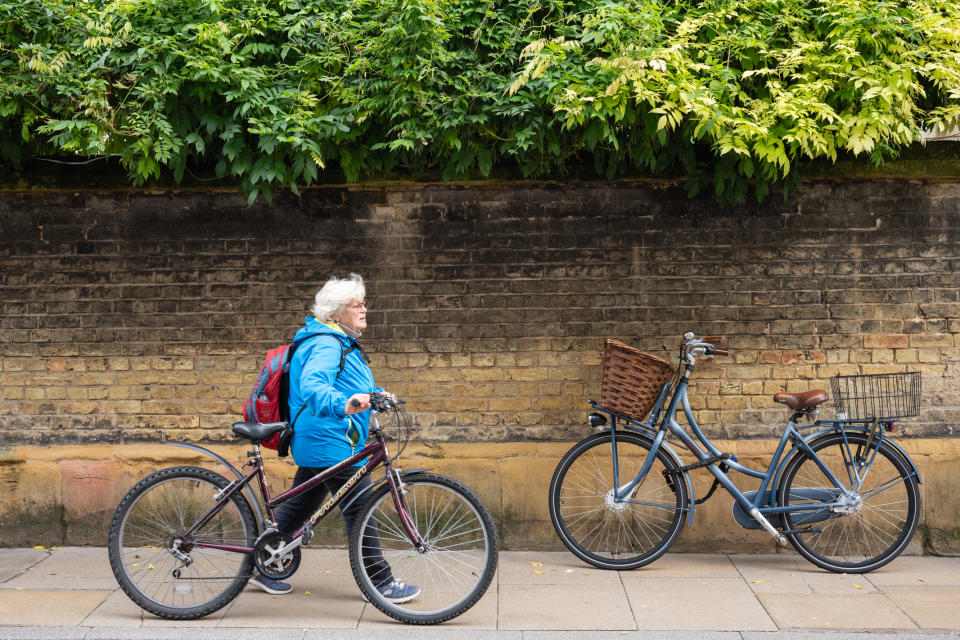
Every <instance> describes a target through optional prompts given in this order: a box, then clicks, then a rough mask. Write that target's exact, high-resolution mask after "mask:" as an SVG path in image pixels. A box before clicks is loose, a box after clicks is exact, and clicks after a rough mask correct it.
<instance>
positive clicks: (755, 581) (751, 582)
mask: <svg viewBox="0 0 960 640" xmlns="http://www.w3.org/2000/svg"><path fill="white" fill-rule="evenodd" d="M761 582H770V581H769V580H751V581H750V584H760V583H761Z"/></svg>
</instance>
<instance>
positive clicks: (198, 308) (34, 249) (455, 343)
mask: <svg viewBox="0 0 960 640" xmlns="http://www.w3.org/2000/svg"><path fill="white" fill-rule="evenodd" d="M958 247H960V183H957V182H932V183H927V182H920V181H906V180H903V181H897V180H877V181H868V180H863V181H845V182H831V181H822V182H815V183H810V184H807V185H805V186H804V188H803V189H802V190H801V191H799V192H798V193H797V194H796V195H794V196H793V197H792V198H791V199H790V200H789V201H786V202H784V201H782V200H776V199H773V200H771V201H769V202H766V203H764V204H763V205H751V206H745V207H740V208H734V209H729V208H721V207H718V206H717V205H715V204H714V203H713V202H712V201H710V200H702V199H701V200H689V199H687V197H686V195H685V193H684V191H683V189H682V188H681V187H680V186H679V185H674V184H669V183H659V182H624V183H614V184H607V183H597V184H570V185H554V184H528V183H523V184H487V183H484V184H475V185H473V184H471V185H392V186H369V187H351V188H344V187H327V188H315V189H311V190H307V191H306V192H305V193H304V196H303V198H302V199H300V200H297V199H295V198H293V197H291V196H284V197H278V198H277V199H276V200H275V201H274V203H273V204H272V205H270V206H268V205H264V204H258V205H257V206H255V207H252V208H248V207H246V206H245V204H244V202H243V201H242V200H241V199H239V198H238V197H236V195H235V194H233V193H228V192H223V191H216V190H177V191H174V190H170V191H165V190H160V191H146V190H142V191H129V190H111V191H96V190H89V191H82V192H60V191H52V190H37V191H9V190H8V191H0V443H3V444H18V443H19V444H63V443H70V442H84V443H92V442H100V443H116V442H128V441H136V440H156V439H160V438H164V439H171V440H206V441H225V440H228V439H229V431H228V429H226V427H227V426H228V425H229V424H230V423H231V422H232V421H234V420H235V419H237V417H238V415H239V412H240V407H241V405H242V402H243V400H244V398H245V396H246V394H247V392H248V390H249V386H250V384H251V381H252V379H253V377H254V376H255V373H256V370H257V369H258V367H259V364H260V360H261V358H262V354H263V353H264V352H265V351H266V349H268V348H270V347H272V346H275V345H276V344H279V343H281V342H284V341H287V340H288V339H289V338H290V337H291V336H292V334H293V332H294V331H295V330H296V328H297V327H298V326H299V324H300V322H302V318H303V316H304V315H305V313H306V310H307V309H308V308H309V305H310V303H311V301H312V297H313V294H314V293H315V292H316V290H317V288H318V287H319V286H320V285H321V284H322V283H323V281H324V280H325V279H326V277H327V276H328V275H329V274H330V273H331V271H339V272H341V273H346V272H348V271H357V272H359V273H361V274H363V275H364V276H365V278H367V281H368V298H369V301H370V312H369V320H370V329H369V331H368V333H367V335H365V336H364V343H365V345H366V346H367V347H368V351H369V352H370V354H371V355H372V357H373V359H374V361H373V366H374V371H375V374H376V376H377V380H378V382H379V383H380V384H381V385H383V386H385V387H387V388H390V389H391V390H394V391H396V392H397V393H399V394H401V395H403V396H405V397H406V398H407V399H408V400H409V402H410V408H411V409H412V412H413V413H414V414H415V416H416V420H417V423H418V429H419V432H420V435H421V437H422V438H424V439H426V440H471V441H478V440H486V441H503V440H530V439H539V440H547V439H564V438H578V437H580V436H581V435H583V434H584V433H585V432H586V429H585V427H584V426H583V422H584V416H585V414H586V400H587V399H588V398H598V397H599V394H600V349H601V348H602V342H603V339H604V338H606V337H608V336H609V337H615V338H619V339H621V340H624V341H625V342H627V343H629V344H632V345H635V346H639V347H641V348H644V349H647V350H650V351H653V352H655V353H658V354H660V355H663V356H666V357H669V358H671V359H672V358H673V353H674V350H675V348H676V346H677V344H678V340H679V336H680V335H681V334H682V333H683V332H684V331H688V330H694V331H698V332H702V333H704V334H723V335H727V336H728V337H729V339H730V348H731V350H732V353H731V356H730V357H728V358H723V359H718V360H717V361H716V362H715V363H710V364H704V365H703V366H702V367H699V369H698V372H697V374H696V385H695V387H694V388H693V392H692V394H691V397H692V399H693V402H694V407H695V408H696V409H698V410H699V413H698V416H699V418H700V421H701V423H703V424H704V426H705V427H706V430H707V432H708V433H710V434H711V435H713V436H716V437H722V438H742V437H771V436H773V435H775V434H777V433H778V428H779V425H780V424H782V422H783V420H784V418H785V417H786V411H785V410H784V409H783V408H782V407H781V405H775V404H773V402H772V401H771V400H770V396H771V394H773V393H775V392H777V391H781V390H804V389H807V388H809V387H816V386H826V385H827V384H828V382H827V381H828V379H829V378H830V376H832V375H834V374H836V373H857V372H886V371H893V370H903V369H904V368H909V369H911V370H919V371H922V372H923V374H924V390H925V392H926V393H925V396H924V413H923V416H922V418H921V419H919V420H917V419H914V420H911V421H910V422H909V423H907V424H906V425H905V426H904V434H905V435H906V436H926V437H931V436H934V437H937V436H957V435H958V431H957V429H958V428H957V426H956V425H957V424H958V423H960V420H958V418H960V398H958V394H960V382H958V379H957V375H956V374H957V373H958V372H957V367H958V360H960V349H958V347H960V298H958V291H960V286H958V285H960V252H958Z"/></svg>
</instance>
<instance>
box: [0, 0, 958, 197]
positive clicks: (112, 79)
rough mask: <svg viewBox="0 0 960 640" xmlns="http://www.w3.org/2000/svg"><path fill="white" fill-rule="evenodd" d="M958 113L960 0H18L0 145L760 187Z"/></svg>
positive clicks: (208, 169) (1, 65)
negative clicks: (583, 171)
mask: <svg viewBox="0 0 960 640" xmlns="http://www.w3.org/2000/svg"><path fill="white" fill-rule="evenodd" d="M958 117H960V8H958V7H957V6H956V3H954V2H952V1H947V0H907V1H901V2H888V1H884V0H726V1H719V0H700V1H696V0H683V1H680V0H677V1H675V2H669V1H667V2H655V1H653V0H626V1H614V0H594V1H592V2H587V1H576V0H568V1H563V0H511V1H509V2H508V1H503V0H488V1H484V0H401V1H393V2H391V1H388V0H272V1H271V2H266V1H265V0H243V1H242V2H241V1H238V0H170V1H164V2H160V1H159V0H113V1H112V2H107V1H104V0H70V1H68V0H0V136H2V138H0V158H2V159H4V160H5V161H6V162H7V163H8V164H12V165H16V164H17V163H19V162H20V160H21V159H23V158H25V157H29V156H64V155H66V156H79V157H87V156H91V155H99V154H104V155H116V156H119V157H120V158H121V160H122V162H123V164H124V166H125V167H126V168H127V170H128V172H129V174H130V177H131V179H132V180H133V181H134V182H135V183H138V184H142V183H144V182H146V181H148V180H151V179H155V178H157V177H159V176H160V175H161V174H163V173H164V172H172V175H173V176H174V178H175V179H176V180H178V181H179V180H181V179H182V177H183V176H184V174H185V173H186V172H187V171H202V172H204V173H205V174H206V173H212V174H214V175H215V176H217V177H221V178H229V179H233V180H236V181H238V182H239V184H240V189H241V191H242V192H243V193H244V194H246V195H247V196H248V197H249V200H250V201H251V202H253V200H254V199H256V197H257V196H258V195H260V194H263V195H264V196H266V197H268V198H269V197H270V196H271V195H272V194H273V193H274V192H276V191H277V190H278V189H281V188H286V187H289V188H291V189H293V190H294V191H295V192H296V191H297V189H298V186H304V185H309V184H311V183H313V182H314V181H316V180H317V179H318V177H319V176H320V172H321V171H329V170H332V169H338V170H339V171H341V172H342V173H343V175H344V176H345V177H346V178H347V179H348V180H351V181H355V180H361V179H365V178H371V177H376V176H382V175H386V174H387V173H389V172H398V171H399V172H404V173H407V174H409V175H423V174H425V173H428V172H430V173H432V172H438V173H442V175H443V177H444V179H455V178H464V177H474V176H486V175H488V174H489V173H490V172H491V171H492V170H493V169H494V167H497V166H500V167H505V168H508V169H509V168H510V167H517V168H519V170H520V171H521V172H522V174H523V175H524V176H527V177H536V176H545V175H554V174H557V173H563V172H564V171H566V170H570V169H571V168H574V167H578V166H580V165H583V164H584V163H587V164H590V163H592V164H593V165H594V167H595V168H596V170H597V171H598V173H599V174H601V175H604V176H607V177H611V178H612V177H615V176H618V175H625V174H636V173H637V172H638V171H639V172H644V173H652V174H655V175H657V174H669V175H677V174H681V175H686V176H688V177H689V185H690V190H691V192H692V193H696V192H698V191H701V190H703V189H712V190H713V192H714V193H715V194H716V195H717V196H718V197H719V198H720V199H721V200H725V201H740V200H743V199H744V198H745V197H746V195H747V194H748V193H751V192H752V193H754V194H755V195H756V196H758V197H760V198H761V199H762V198H763V197H764V196H765V195H766V194H767V193H769V192H770V191H771V190H772V189H780V190H783V189H786V188H788V187H789V186H791V185H792V184H793V183H794V182H795V179H796V178H795V176H796V166H797V164H798V162H800V161H802V160H804V159H822V158H826V159H830V160H836V158H837V157H838V156H839V155H841V154H853V155H856V156H861V157H863V158H868V159H869V160H871V161H872V162H875V163H879V162H882V161H883V160H884V159H886V158H890V157H893V156H895V155H896V153H897V150H898V149H901V148H903V147H904V146H906V145H909V144H911V143H914V142H916V141H917V140H918V138H919V131H920V129H921V128H929V127H932V126H935V125H940V126H944V127H946V128H949V126H951V125H952V124H953V123H955V122H956V121H957V119H958ZM328 167H329V168H328Z"/></svg>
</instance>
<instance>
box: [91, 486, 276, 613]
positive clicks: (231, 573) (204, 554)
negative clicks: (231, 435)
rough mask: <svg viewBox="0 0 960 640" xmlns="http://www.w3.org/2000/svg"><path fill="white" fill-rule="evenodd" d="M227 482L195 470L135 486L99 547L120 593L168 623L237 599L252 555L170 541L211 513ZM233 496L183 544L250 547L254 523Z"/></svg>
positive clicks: (243, 501)
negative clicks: (104, 543) (106, 556)
mask: <svg viewBox="0 0 960 640" xmlns="http://www.w3.org/2000/svg"><path fill="white" fill-rule="evenodd" d="M229 484H230V482H229V481H228V480H227V479H226V478H224V477H223V476H221V475H218V474H216V473H214V472H212V471H208V470H207V469H201V468H200V467H173V468H170V469H163V470H161V471H157V472H156V473H153V474H151V475H149V476H147V477H146V478H144V479H143V480H141V481H140V482H138V483H137V484H136V486H134V487H133V488H132V489H131V490H130V491H129V492H128V493H127V495H126V496H124V498H123V500H121V501H120V505H119V506H118V507H117V511H116V513H115V514H114V516H113V521H112V522H111V523H110V535H109V538H108V542H107V546H108V549H109V555H110V567H111V568H112V569H113V575H114V576H116V578H117V582H118V583H119V584H120V587H121V588H122V589H123V591H124V592H125V593H126V594H127V595H128V596H129V597H130V599H131V600H133V601H134V602H135V603H136V604H138V605H139V606H140V607H142V608H143V609H145V610H147V611H149V612H150V613H153V614H154V615H157V616H160V617H161V618H169V619H171V620H191V619H194V618H201V617H203V616H206V615H209V614H211V613H213V612H214V611H217V610H218V609H221V608H223V607H224V606H226V605H227V604H229V603H230V602H231V601H232V600H233V599H234V598H236V597H237V595H239V593H240V591H241V590H242V589H243V587H244V585H245V584H246V583H247V579H248V578H249V577H250V575H251V573H252V571H253V556H252V555H251V554H249V553H238V552H233V551H225V550H218V549H210V548H204V547H199V546H194V545H192V544H184V543H182V542H177V536H178V535H179V534H182V533H185V532H186V531H188V530H189V529H190V528H191V527H193V525H194V524H195V523H196V522H197V521H199V520H200V518H201V517H203V516H204V515H205V514H207V513H208V512H209V511H211V510H212V509H213V508H214V506H216V504H217V496H218V494H219V493H220V491H221V490H222V489H223V488H224V487H226V486H227V485H229ZM256 522H257V521H256V518H255V517H254V515H253V511H252V510H251V509H250V504H249V503H248V502H247V500H246V498H244V497H243V496H242V495H241V494H240V493H239V492H238V493H236V494H234V495H233V496H232V497H231V498H230V500H229V501H227V503H226V504H225V505H224V507H223V508H222V509H220V510H219V511H217V513H216V514H214V515H213V516H212V517H211V518H210V519H209V520H208V521H207V522H206V523H205V524H204V525H203V526H202V527H200V528H199V529H197V530H196V531H194V532H193V534H191V536H190V541H191V542H201V543H211V544H218V545H229V546H236V547H252V546H253V543H254V541H255V540H256V539H257V524H256Z"/></svg>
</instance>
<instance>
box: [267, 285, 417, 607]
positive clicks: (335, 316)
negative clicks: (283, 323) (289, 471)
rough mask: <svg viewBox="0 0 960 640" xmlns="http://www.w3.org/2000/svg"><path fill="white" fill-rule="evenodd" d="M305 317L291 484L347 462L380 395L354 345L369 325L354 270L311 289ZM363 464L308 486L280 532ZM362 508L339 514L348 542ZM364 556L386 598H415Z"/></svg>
mask: <svg viewBox="0 0 960 640" xmlns="http://www.w3.org/2000/svg"><path fill="white" fill-rule="evenodd" d="M311 312H312V313H313V317H308V318H307V319H306V324H305V325H304V327H303V328H301V329H300V330H299V331H298V332H297V335H296V336H295V337H294V344H297V345H298V346H297V348H296V351H295V352H294V355H293V359H292V360H291V361H290V395H289V405H290V416H291V418H292V419H291V422H293V423H294V433H293V439H292V441H291V443H290V450H291V452H292V453H293V460H294V462H296V463H297V472H296V475H295V476H294V479H293V484H294V485H299V484H302V483H304V482H306V481H307V480H309V479H310V478H312V477H313V476H315V475H316V474H318V473H320V472H322V471H324V470H326V469H327V468H328V467H332V466H334V465H335V464H337V463H339V462H341V461H343V460H346V459H347V458H349V457H350V456H351V455H353V454H354V453H356V452H357V451H358V450H359V449H361V448H362V447H363V445H364V443H365V442H366V440H367V436H368V427H369V422H370V392H372V391H380V390H381V389H378V388H376V387H375V386H374V381H373V373H372V372H371V371H370V367H369V366H368V365H367V358H366V354H365V353H364V352H363V349H361V348H360V345H359V344H358V343H357V338H359V337H360V334H361V332H363V330H364V329H366V328H367V307H366V289H365V288H364V285H363V278H361V277H360V276H358V275H357V274H355V273H353V274H350V276H349V277H348V278H344V279H338V278H331V279H330V280H328V281H327V282H326V284H324V285H323V287H322V288H321V289H320V291H318V292H317V295H316V299H315V301H314V305H313V308H312V309H311ZM308 338H309V339H308ZM363 463H364V461H362V460H361V461H360V462H357V463H356V464H355V465H354V466H353V467H346V468H344V469H342V470H340V471H338V472H337V473H335V474H333V475H332V476H331V477H330V478H329V479H328V480H326V481H325V482H322V483H321V484H319V485H318V486H317V487H315V488H314V489H312V490H310V491H308V492H306V493H304V494H301V495H299V496H297V497H295V498H292V499H291V500H289V501H287V502H285V503H283V504H282V505H280V508H279V509H278V510H277V528H278V529H279V531H280V533H281V534H283V535H285V536H288V537H292V536H293V534H294V532H295V531H296V530H297V529H298V528H299V527H300V525H302V524H303V523H304V522H305V521H306V520H307V518H309V517H310V516H311V515H313V513H314V512H316V510H317V509H319V508H320V505H321V503H322V502H323V501H324V499H325V498H326V496H327V494H328V493H336V492H337V490H339V489H340V487H342V486H343V484H344V483H345V482H346V481H347V480H348V479H350V477H351V476H352V475H353V474H354V473H356V467H359V466H362V465H363ZM369 484H370V479H369V478H368V477H366V476H364V477H363V478H362V479H361V480H360V481H359V482H358V483H357V485H356V487H355V488H354V489H353V490H354V491H362V490H363V489H364V488H366V487H367V486H369ZM362 507H363V505H362V501H357V502H354V503H353V504H351V505H350V506H349V507H348V508H347V509H345V510H343V512H342V513H343V519H344V521H345V522H346V525H347V539H349V538H350V532H351V531H352V530H353V527H354V526H356V521H357V516H358V514H359V512H360V510H361V509H362ZM364 536H365V539H364V543H363V544H364V547H365V548H367V549H371V548H372V549H379V548H380V541H379V538H378V534H377V531H376V529H375V528H374V527H368V528H367V530H366V531H365V533H364ZM368 554H369V555H368V556H367V557H365V558H364V563H366V564H367V565H368V573H369V575H380V576H383V578H384V580H383V583H382V584H381V585H380V592H381V593H382V594H383V595H384V596H385V597H387V598H388V599H389V600H391V601H392V602H396V603H401V602H407V601H408V600H412V599H413V598H415V597H416V596H417V594H418V593H419V592H420V589H419V587H415V586H413V585H408V584H404V583H402V582H399V581H398V580H395V579H394V578H393V575H392V573H391V571H390V566H389V565H388V564H387V562H386V561H385V560H384V559H383V556H382V555H381V554H380V553H379V551H377V552H374V553H369V552H368ZM250 583H251V584H254V585H256V586H259V587H260V588H262V589H263V590H264V591H266V592H267V593H273V594H283V593H289V592H290V591H291V590H292V588H291V586H290V585H289V584H287V583H285V582H280V581H278V580H273V579H271V578H268V577H267V576H264V575H255V576H254V577H253V578H251V580H250Z"/></svg>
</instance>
